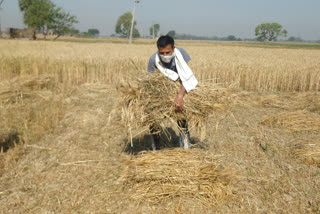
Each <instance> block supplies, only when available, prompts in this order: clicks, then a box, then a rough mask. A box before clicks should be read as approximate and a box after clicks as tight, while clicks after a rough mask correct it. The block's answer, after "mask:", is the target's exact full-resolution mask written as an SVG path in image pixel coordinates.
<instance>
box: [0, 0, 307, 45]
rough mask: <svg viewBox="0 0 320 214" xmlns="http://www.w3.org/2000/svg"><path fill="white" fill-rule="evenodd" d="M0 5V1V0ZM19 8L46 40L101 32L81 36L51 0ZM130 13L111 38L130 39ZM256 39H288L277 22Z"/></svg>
mask: <svg viewBox="0 0 320 214" xmlns="http://www.w3.org/2000/svg"><path fill="white" fill-rule="evenodd" d="M0 2H1V3H2V2H3V0H0ZM18 2H19V8H20V10H21V12H22V13H23V21H24V23H25V24H26V25H27V26H28V27H29V28H34V29H35V30H36V31H37V32H40V33H42V34H43V35H44V38H46V36H47V34H48V32H49V31H51V32H52V33H53V34H54V35H56V38H55V39H57V38H59V37H60V36H62V35H66V34H71V35H78V36H84V37H93V36H99V34H100V31H99V30H98V29H94V28H92V29H88V31H87V32H82V33H80V31H79V30H77V29H75V28H74V26H73V25H74V24H76V23H79V21H78V20H77V17H76V16H74V15H71V14H70V13H69V12H66V11H64V10H63V9H62V8H61V7H58V6H57V5H55V4H54V3H53V2H52V0H18ZM131 22H132V14H131V13H130V12H126V13H124V14H122V15H121V16H120V17H119V18H118V20H117V23H116V26H115V33H116V34H113V35H112V36H117V37H123V38H129V35H130V30H131ZM136 26H137V21H134V24H133V37H134V38H138V37H141V34H140V32H139V31H138V29H137V28H136ZM167 35H170V36H172V37H173V38H175V39H185V40H220V41H241V40H242V39H240V38H237V37H236V36H234V35H229V36H226V37H217V36H212V37H204V36H195V35H190V34H177V33H176V31H175V30H170V31H169V32H168V33H167ZM255 35H256V38H255V40H257V41H261V42H273V41H277V40H278V39H279V37H283V38H284V37H287V35H288V32H287V30H286V29H284V28H283V27H282V25H281V24H279V23H276V22H274V23H262V24H260V25H258V26H257V27H256V28H255ZM158 36H160V24H158V23H155V24H152V26H151V27H150V28H149V36H148V37H149V38H150V37H151V38H156V37H158ZM286 41H290V42H302V41H303V40H302V39H301V38H300V37H294V36H291V37H289V38H288V39H287V40H286Z"/></svg>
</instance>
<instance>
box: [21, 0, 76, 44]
mask: <svg viewBox="0 0 320 214" xmlns="http://www.w3.org/2000/svg"><path fill="white" fill-rule="evenodd" d="M19 7H20V10H21V11H22V12H23V20H24V23H25V24H26V25H27V26H28V27H30V28H34V29H35V30H37V31H38V32H42V33H43V35H44V39H46V35H47V33H48V30H53V33H54V34H56V35H57V37H56V38H55V39H57V38H58V37H60V36H61V35H64V34H67V33H71V32H72V31H73V30H74V29H73V24H75V23H78V21H77V18H76V17H75V16H72V15H70V14H69V13H66V12H64V11H63V9H62V8H61V7H57V6H56V5H55V4H53V3H52V2H51V0H19Z"/></svg>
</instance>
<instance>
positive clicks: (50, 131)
mask: <svg viewBox="0 0 320 214" xmlns="http://www.w3.org/2000/svg"><path fill="white" fill-rule="evenodd" d="M177 46H178V47H183V48H185V49H186V51H187V52H188V53H189V54H190V56H191V58H192V61H191V62H190V66H191V68H192V70H193V71H194V73H195V75H196V76H197V78H198V79H199V80H200V82H205V83H206V84H208V83H209V85H210V83H212V87H215V85H216V84H217V83H218V84H219V85H220V86H223V87H225V88H227V89H228V91H229V97H230V100H231V101H232V104H231V106H230V108H229V109H228V111H225V112H224V111H219V112H216V114H215V115H214V116H213V117H210V118H209V120H208V121H207V125H206V130H205V133H206V135H205V136H203V132H204V131H203V130H202V134H201V133H200V131H199V130H195V129H192V130H191V137H192V142H193V144H194V145H193V147H194V148H193V149H192V150H190V152H184V151H181V150H179V149H176V148H174V145H175V144H176V141H177V136H176V134H177V130H175V129H174V128H170V127H171V126H170V123H168V127H169V129H170V132H172V138H171V139H167V138H166V136H163V137H162V144H163V145H162V147H163V150H162V151H160V152H158V153H157V154H153V153H152V152H151V153H149V152H147V153H143V154H142V155H137V154H139V152H141V151H148V150H150V148H151V145H150V137H149V135H148V133H142V134H141V135H140V136H137V137H135V138H134V139H133V142H134V147H133V148H131V147H130V145H127V144H128V130H126V129H124V128H123V126H121V124H120V122H119V118H120V114H121V113H120V109H121V106H119V101H121V98H122V97H121V96H120V94H119V92H118V91H117V90H116V87H117V85H118V84H119V83H120V82H121V81H129V82H130V80H131V79H132V78H133V77H136V76H141V75H144V74H145V75H147V74H146V67H147V63H148V59H149V57H150V56H151V55H152V54H153V53H154V52H155V51H156V46H155V44H153V42H152V41H140V42H139V41H138V42H136V44H133V45H130V46H129V45H127V44H121V43H111V42H105V41H99V42H97V43H87V42H83V43H78V42H51V41H48V42H43V41H35V42H33V41H15V40H0V146H1V150H2V152H1V154H0V212H1V213H319V212H320V196H319V192H320V168H319V167H320V98H319V90H320V50H313V49H285V48H268V47H254V46H247V45H232V44H225V43H222V44H217V43H203V42H201V43H200V42H182V41H178V43H177ZM168 81H169V80H168ZM173 93H174V92H173ZM169 147H170V148H169ZM166 158H167V159H166ZM151 159H152V160H151ZM148 161H151V162H148ZM202 163H206V164H212V165H214V166H217V168H215V169H214V170H213V171H214V172H217V173H218V174H217V175H223V176H222V177H221V176H220V177H219V176H218V177H217V178H214V179H213V178H212V177H210V175H208V176H209V177H210V179H211V180H210V182H216V185H215V187H214V189H212V190H208V189H206V190H201V191H200V189H201V188H200V185H199V188H194V187H192V188H191V186H193V185H194V183H196V182H198V180H197V179H196V178H194V177H193V178H191V177H190V178H189V177H188V176H189V174H193V173H194V172H195V171H196V170H197V167H200V168H201V167H202V166H201V164H202ZM192 164H194V165H192ZM189 165H192V167H193V168H192V169H190V170H191V171H188V170H189V168H188V166H189ZM179 167H184V168H183V169H184V170H182V169H179ZM154 169H157V170H160V172H162V174H164V175H161V176H162V177H161V179H164V180H165V181H163V180H162V181H161V182H162V184H163V186H161V182H160V185H159V188H157V189H155V188H153V189H152V188H151V187H150V186H152V184H153V183H152V182H158V181H157V180H155V179H157V178H158V179H160V177H157V178H154V180H152V179H151V180H152V181H151V182H149V183H148V185H147V184H146V183H143V182H145V180H148V179H150V178H149V177H148V176H149V174H147V173H150V170H154ZM220 169H221V170H220ZM161 170H163V171H161ZM201 170H202V171H203V173H206V170H207V172H208V171H210V170H211V169H209V168H202V169H201ZM202 171H201V172H202ZM210 172H211V171H210ZM135 173H137V174H135ZM174 173H176V174H174ZM179 173H180V174H179ZM219 173H220V174H219ZM207 174H208V173H207ZM179 175H182V176H183V177H188V178H186V179H185V180H183V179H182V181H181V179H180V180H179V181H178V178H176V177H174V176H178V177H179ZM139 176H140V177H139ZM151 176H155V175H154V174H151ZM159 176H160V175H159ZM138 177H139V179H140V180H139V179H138ZM202 179H209V178H208V177H205V178H204V177H202ZM212 179H213V180H212ZM168 182H169V183H170V182H171V183H172V186H170V187H171V188H168V185H167V183H168ZM157 184H159V183H157ZM177 184H179V185H177ZM165 185H167V186H165ZM189 187H190V188H189ZM148 188H149V189H148ZM153 191H154V192H153ZM210 192H214V194H212V195H210ZM211 196H212V197H211ZM210 197H211V198H210ZM208 198H210V200H208ZM212 199H213V200H212Z"/></svg>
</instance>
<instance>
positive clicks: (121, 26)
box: [116, 12, 140, 38]
mask: <svg viewBox="0 0 320 214" xmlns="http://www.w3.org/2000/svg"><path fill="white" fill-rule="evenodd" d="M131 22H132V14H131V13H130V12H127V13H124V14H122V15H121V16H120V17H119V18H118V21H117V24H116V33H117V34H120V35H121V37H124V38H129V36H130V29H131ZM136 25H137V22H136V21H134V24H133V32H132V34H133V37H139V36H140V33H139V32H138V30H137V29H136V27H135V26H136Z"/></svg>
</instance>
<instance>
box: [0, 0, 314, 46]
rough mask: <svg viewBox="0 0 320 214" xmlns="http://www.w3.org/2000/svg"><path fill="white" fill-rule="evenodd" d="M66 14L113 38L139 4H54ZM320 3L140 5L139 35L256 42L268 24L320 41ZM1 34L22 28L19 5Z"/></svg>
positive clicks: (184, 0)
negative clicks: (154, 29) (152, 32)
mask: <svg viewBox="0 0 320 214" xmlns="http://www.w3.org/2000/svg"><path fill="white" fill-rule="evenodd" d="M52 1H53V2H54V3H55V4H56V5H57V6H60V7H62V8H63V9H64V10H65V11H67V12H70V13H71V14H72V15H76V16H77V18H78V20H79V21H80V23H79V24H76V25H75V27H76V28H77V29H79V30H80V31H81V32H82V31H87V30H88V29H89V28H97V29H99V31H100V35H104V36H109V35H111V34H113V33H114V31H115V25H116V22H117V19H118V17H119V16H120V15H122V14H123V13H125V12H132V9H133V1H134V0H113V1H112V0H91V1H88V0H52ZM319 11H320V1H319V0H305V1H302V0H197V1H196V0H140V3H139V4H137V8H136V18H135V20H136V21H137V29H138V30H139V32H140V33H141V34H143V35H147V34H148V33H149V32H148V31H149V30H148V29H149V28H150V27H151V25H152V24H153V23H159V24H160V27H161V29H160V32H161V33H163V34H166V33H167V32H168V31H170V30H175V31H176V32H177V33H178V34H193V35H198V36H219V37H222V36H228V35H235V36H236V37H240V38H254V37H255V35H254V29H255V27H256V26H257V25H259V24H261V23H265V22H278V23H279V24H281V25H282V26H283V27H284V29H286V30H287V31H288V32H289V34H288V36H297V37H301V38H303V39H305V40H320V24H319V23H320V12H319ZM0 14H1V20H0V21H1V26H2V30H4V29H7V28H9V27H17V28H22V27H25V26H24V24H23V19H22V14H21V12H20V11H19V8H18V0H5V1H4V3H3V4H2V10H1V11H0Z"/></svg>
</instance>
